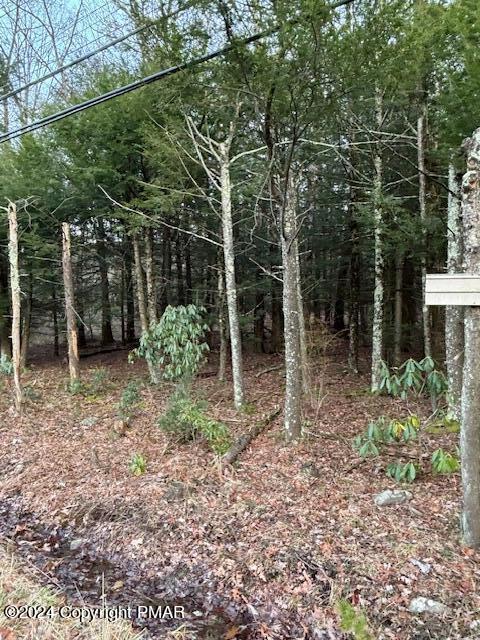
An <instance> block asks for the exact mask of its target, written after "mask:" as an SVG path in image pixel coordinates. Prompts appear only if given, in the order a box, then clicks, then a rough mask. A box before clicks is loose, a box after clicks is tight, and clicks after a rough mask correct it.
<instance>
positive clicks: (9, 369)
mask: <svg viewBox="0 0 480 640" xmlns="http://www.w3.org/2000/svg"><path fill="white" fill-rule="evenodd" d="M0 373H1V374H3V375H4V376H11V375H13V362H12V361H11V359H10V358H9V357H8V356H7V355H6V354H5V353H2V355H1V356H0Z"/></svg>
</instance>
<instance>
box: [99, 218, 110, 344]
mask: <svg viewBox="0 0 480 640" xmlns="http://www.w3.org/2000/svg"><path fill="white" fill-rule="evenodd" d="M97 244H98V258H99V269H100V287H101V299H102V337H101V343H102V346H107V345H110V344H112V343H113V342H114V340H113V332H112V308H111V306H110V285H109V282H108V263H107V247H106V244H105V226H104V223H103V218H101V217H100V218H98V240H97Z"/></svg>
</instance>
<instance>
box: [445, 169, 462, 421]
mask: <svg viewBox="0 0 480 640" xmlns="http://www.w3.org/2000/svg"><path fill="white" fill-rule="evenodd" d="M448 187H449V194H448V225H447V240H448V248H447V271H448V273H460V272H461V271H462V263H463V237H462V215H461V199H460V181H459V176H458V175H457V174H456V171H455V168H454V166H453V165H450V167H449V170H448ZM464 315H465V310H464V307H461V306H447V307H446V309H445V352H446V364H447V378H448V408H449V412H450V413H451V414H452V416H453V417H454V418H455V419H456V420H460V413H461V406H460V403H461V397H462V372H463V349H464V331H463V321H464Z"/></svg>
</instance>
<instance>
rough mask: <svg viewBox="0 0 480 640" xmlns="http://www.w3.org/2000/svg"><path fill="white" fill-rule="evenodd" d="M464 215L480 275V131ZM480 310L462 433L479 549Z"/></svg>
mask: <svg viewBox="0 0 480 640" xmlns="http://www.w3.org/2000/svg"><path fill="white" fill-rule="evenodd" d="M465 149H466V151H467V172H466V174H465V175H464V178H463V198H462V215H463V229H464V243H465V247H464V253H465V270H466V273H468V274H470V275H476V276H479V275H480V236H479V231H478V230H479V229H480V129H477V130H476V131H475V132H474V134H473V137H472V138H470V139H469V140H467V141H466V143H465ZM479 354H480V307H465V355H464V369H463V391H462V424H461V431H460V452H461V472H462V483H463V518H462V525H463V537H464V541H465V544H467V545H468V546H470V547H478V546H480V358H479Z"/></svg>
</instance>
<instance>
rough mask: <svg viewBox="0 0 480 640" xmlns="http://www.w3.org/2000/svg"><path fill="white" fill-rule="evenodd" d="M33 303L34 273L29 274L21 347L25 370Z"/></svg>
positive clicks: (21, 364)
mask: <svg viewBox="0 0 480 640" xmlns="http://www.w3.org/2000/svg"><path fill="white" fill-rule="evenodd" d="M32 302H33V277H32V272H31V271H30V273H29V274H28V292H27V299H26V301H25V309H24V314H23V328H22V344H21V347H20V368H21V369H22V370H23V369H25V367H26V366H27V357H28V345H29V342H30V329H31V326H32Z"/></svg>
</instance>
